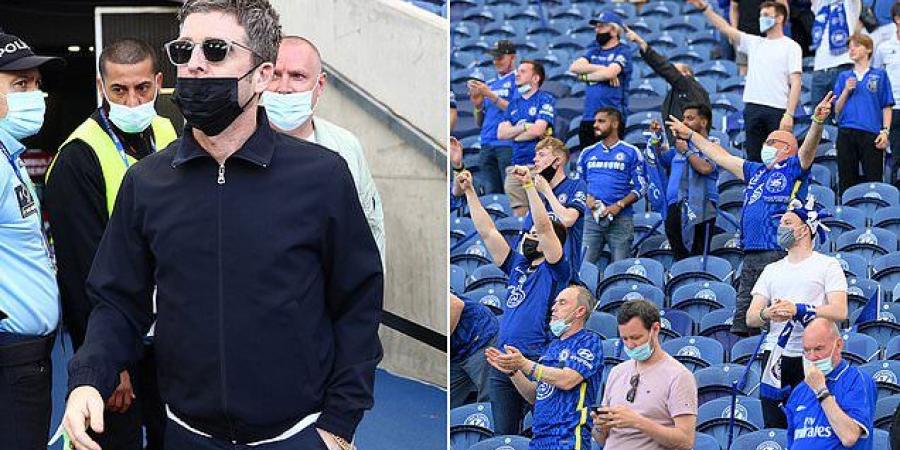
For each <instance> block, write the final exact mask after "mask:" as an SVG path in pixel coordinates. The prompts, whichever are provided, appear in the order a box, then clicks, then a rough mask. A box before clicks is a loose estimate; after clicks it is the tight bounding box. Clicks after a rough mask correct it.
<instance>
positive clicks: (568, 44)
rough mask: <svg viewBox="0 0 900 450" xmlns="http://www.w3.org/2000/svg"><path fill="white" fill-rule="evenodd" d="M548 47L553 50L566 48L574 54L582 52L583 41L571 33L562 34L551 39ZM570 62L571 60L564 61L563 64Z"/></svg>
mask: <svg viewBox="0 0 900 450" xmlns="http://www.w3.org/2000/svg"><path fill="white" fill-rule="evenodd" d="M550 47H551V48H552V49H554V50H567V51H569V52H575V53H576V54H579V53H582V52H584V42H582V41H581V40H579V39H576V38H575V36H572V35H563V36H558V37H556V38H555V39H553V42H551V43H550ZM579 56H580V55H579ZM573 60H574V58H573ZM571 63H572V61H566V62H565V63H564V64H563V66H566V65H568V64H571Z"/></svg>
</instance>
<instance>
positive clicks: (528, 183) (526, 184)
mask: <svg viewBox="0 0 900 450" xmlns="http://www.w3.org/2000/svg"><path fill="white" fill-rule="evenodd" d="M533 187H534V182H533V181H529V182H527V183H525V184H523V185H522V189H528V188H533Z"/></svg>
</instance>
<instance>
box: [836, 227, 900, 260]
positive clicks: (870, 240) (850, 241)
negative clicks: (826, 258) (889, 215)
mask: <svg viewBox="0 0 900 450" xmlns="http://www.w3.org/2000/svg"><path fill="white" fill-rule="evenodd" d="M835 244H836V245H837V250H838V251H841V252H850V253H856V254H859V255H861V256H862V257H864V258H866V259H869V260H871V259H874V258H875V257H877V256H881V255H886V254H888V253H891V252H894V251H896V250H897V235H895V234H893V233H891V232H890V231H888V230H885V229H883V228H877V227H873V228H865V229H856V230H853V231H848V232H846V233H843V234H841V235H840V236H839V237H838V238H837V240H836V241H835Z"/></svg>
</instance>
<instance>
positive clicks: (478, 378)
mask: <svg viewBox="0 0 900 450" xmlns="http://www.w3.org/2000/svg"><path fill="white" fill-rule="evenodd" d="M498 328H499V324H498V322H497V317H496V316H494V313H493V312H492V311H491V310H490V309H489V308H488V307H487V306H485V305H483V304H481V303H480V302H477V301H473V300H470V299H468V298H466V297H462V298H460V297H457V296H455V295H453V294H450V332H451V334H450V407H451V408H455V407H457V406H462V405H463V404H464V403H465V401H466V397H468V394H469V392H471V391H472V388H473V387H474V388H475V389H474V390H475V391H476V393H477V400H478V401H479V402H485V401H488V400H489V399H490V397H489V395H488V394H489V392H490V391H489V390H488V388H487V376H488V370H487V369H488V367H487V363H486V361H485V356H484V348H486V347H487V346H489V345H491V344H492V343H493V341H494V338H496V336H497V330H498Z"/></svg>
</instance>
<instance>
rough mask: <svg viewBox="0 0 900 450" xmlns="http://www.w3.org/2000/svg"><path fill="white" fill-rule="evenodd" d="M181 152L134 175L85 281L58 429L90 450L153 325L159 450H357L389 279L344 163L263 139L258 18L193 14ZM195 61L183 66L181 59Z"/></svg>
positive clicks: (181, 92) (264, 70) (230, 6)
mask: <svg viewBox="0 0 900 450" xmlns="http://www.w3.org/2000/svg"><path fill="white" fill-rule="evenodd" d="M179 21H180V36H179V38H178V39H177V41H176V42H174V43H170V44H169V45H167V47H166V48H167V53H168V56H169V59H170V61H171V62H172V63H174V64H175V65H177V66H178V80H177V82H176V87H175V94H174V100H175V103H176V104H177V105H178V107H179V108H180V109H181V112H182V113H183V114H184V116H185V118H186V121H187V126H186V127H185V129H184V134H183V136H182V138H181V139H179V140H177V141H175V142H174V143H173V144H172V145H169V146H168V147H167V148H166V149H164V150H161V151H159V152H157V153H154V154H152V155H149V156H147V157H145V158H143V159H142V160H141V161H139V162H138V163H136V164H135V165H134V166H133V167H132V168H131V169H130V170H129V171H128V172H127V173H126V175H125V178H124V179H123V181H122V186H121V188H120V189H119V193H118V198H117V200H116V206H115V208H114V210H113V214H112V216H111V218H110V220H109V225H108V227H107V230H106V233H105V235H104V238H103V240H102V241H101V243H100V247H99V248H98V251H97V256H96V258H95V260H94V264H93V266H92V269H91V273H90V275H89V277H88V280H87V291H88V295H89V297H90V299H91V300H92V301H94V302H95V303H96V306H95V307H94V309H93V312H92V313H91V317H90V320H89V323H88V329H87V335H86V338H85V342H84V344H83V345H82V347H81V349H80V350H79V351H78V353H77V354H76V355H75V357H74V358H73V359H72V362H71V363H70V365H69V399H68V404H67V410H66V415H65V418H64V426H65V428H66V431H67V432H68V433H69V435H70V437H71V438H72V440H73V442H74V443H75V446H76V448H78V449H89V450H99V446H98V445H97V444H96V443H95V442H94V441H93V440H91V438H90V437H89V436H88V435H87V434H86V432H85V427H86V424H89V425H90V428H91V429H92V430H93V431H95V432H102V431H103V428H104V423H103V414H102V413H103V400H102V399H103V398H107V397H109V395H110V394H111V393H112V392H113V390H114V388H115V386H116V384H117V383H118V373H119V371H120V370H121V369H122V368H124V367H126V366H128V365H129V364H133V363H134V362H135V361H136V360H137V359H138V357H139V354H138V349H139V344H140V342H141V338H142V337H143V335H144V334H145V333H146V332H147V331H148V330H149V328H150V325H151V323H152V322H153V311H154V308H153V306H154V302H153V297H154V295H153V292H154V286H155V287H156V290H155V292H156V295H155V303H156V311H157V316H156V320H157V321H156V328H155V341H154V349H155V352H156V362H157V366H158V373H159V386H160V391H161V393H162V398H163V400H164V401H165V403H166V412H167V415H168V422H167V423H166V437H165V441H166V442H165V448H166V449H167V450H181V449H191V450H194V449H201V450H203V449H220V448H226V447H227V448H235V447H240V448H245V447H247V448H249V447H251V446H252V447H253V448H255V449H257V450H281V449H298V448H302V449H331V450H334V449H344V450H346V449H350V448H352V444H350V441H352V439H353V435H354V433H355V430H356V427H357V424H358V423H359V421H360V419H362V416H363V413H364V411H365V410H366V409H369V408H371V407H372V404H373V396H372V390H373V385H374V372H375V367H376V365H377V364H378V362H379V361H380V360H381V355H382V349H381V344H380V341H379V338H378V324H379V321H380V318H381V307H382V296H383V273H382V266H381V259H380V256H379V252H378V247H377V246H376V244H375V240H374V239H373V237H372V233H371V232H370V230H369V227H368V224H367V222H366V218H365V216H364V215H363V211H362V208H361V207H360V205H359V201H358V200H357V194H356V188H355V187H354V185H353V179H352V176H351V174H350V171H349V170H348V168H347V165H346V163H345V162H344V161H343V159H342V158H341V157H340V155H338V154H336V153H334V152H332V151H330V150H328V149H326V148H324V147H320V146H318V145H316V144H312V143H308V142H304V141H301V140H298V139H295V138H292V137H290V136H287V135H285V134H282V133H278V132H276V131H275V130H273V129H272V128H271V126H270V125H269V122H268V120H267V117H266V113H265V110H264V109H262V108H258V107H257V106H258V104H259V102H258V99H259V96H260V95H261V94H262V92H263V91H265V89H266V87H267V85H268V84H269V82H270V81H271V79H272V74H273V62H274V61H275V58H276V54H277V48H278V44H279V41H280V38H281V27H280V25H279V19H278V14H277V13H276V11H275V10H274V9H273V8H272V6H271V5H270V4H269V3H268V1H267V0H188V1H187V2H185V4H184V5H183V6H182V9H181V12H180V14H179ZM188 55H189V56H188Z"/></svg>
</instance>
